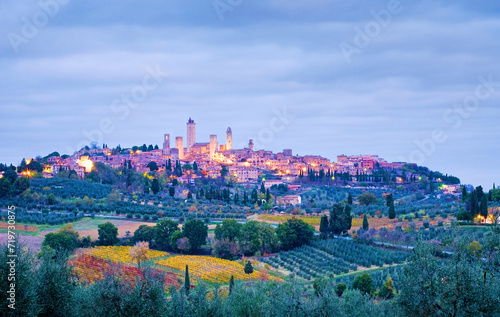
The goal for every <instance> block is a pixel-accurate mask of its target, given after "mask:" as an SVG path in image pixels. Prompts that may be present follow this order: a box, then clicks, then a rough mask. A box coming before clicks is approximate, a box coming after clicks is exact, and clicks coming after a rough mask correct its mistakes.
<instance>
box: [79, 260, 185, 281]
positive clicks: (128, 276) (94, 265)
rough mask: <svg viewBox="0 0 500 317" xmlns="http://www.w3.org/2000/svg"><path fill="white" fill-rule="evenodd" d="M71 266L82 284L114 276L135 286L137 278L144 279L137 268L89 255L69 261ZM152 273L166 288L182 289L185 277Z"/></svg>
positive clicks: (153, 271)
mask: <svg viewBox="0 0 500 317" xmlns="http://www.w3.org/2000/svg"><path fill="white" fill-rule="evenodd" d="M69 264H70V265H71V266H72V267H73V272H74V273H75V274H76V276H77V278H78V280H79V281H80V282H81V283H87V284H89V283H95V282H96V281H99V280H102V279H104V278H105V276H106V275H114V276H116V277H118V278H122V279H123V280H124V281H126V282H128V283H130V285H132V286H133V285H134V284H135V282H136V277H140V278H142V277H143V274H144V273H143V271H141V270H140V269H138V268H137V267H134V266H130V265H125V264H119V263H116V262H113V261H108V260H104V259H101V258H97V257H95V256H92V255H88V254H83V255H81V256H76V257H75V258H74V259H72V260H71V261H69ZM150 272H151V274H153V276H155V277H156V278H157V279H161V280H162V281H163V284H164V285H165V288H169V287H170V286H175V287H176V288H179V287H180V283H179V279H180V278H182V277H183V276H182V275H181V274H178V273H173V272H165V271H162V270H158V269H150Z"/></svg>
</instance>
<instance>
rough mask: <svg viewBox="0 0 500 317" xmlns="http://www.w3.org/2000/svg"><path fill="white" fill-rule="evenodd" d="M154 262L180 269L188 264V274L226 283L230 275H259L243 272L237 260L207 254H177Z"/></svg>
mask: <svg viewBox="0 0 500 317" xmlns="http://www.w3.org/2000/svg"><path fill="white" fill-rule="evenodd" d="M155 264H157V265H160V266H165V267H168V268H172V269H176V270H180V271H182V270H184V269H185V268H186V265H189V272H190V274H192V275H194V276H195V277H198V278H200V279H202V280H205V281H208V282H212V283H227V282H229V280H230V279H231V275H233V276H234V279H235V280H244V279H248V278H250V279H258V278H259V277H260V275H259V274H258V272H257V271H254V272H253V273H252V274H245V272H244V268H243V266H242V265H241V264H239V263H237V262H233V261H228V260H223V259H218V258H212V257H208V256H187V255H179V256H174V257H170V258H167V259H164V260H159V261H156V262H155Z"/></svg>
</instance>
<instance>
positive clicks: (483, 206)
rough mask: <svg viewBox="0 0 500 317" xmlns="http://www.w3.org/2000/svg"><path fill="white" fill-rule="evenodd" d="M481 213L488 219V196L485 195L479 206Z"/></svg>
mask: <svg viewBox="0 0 500 317" xmlns="http://www.w3.org/2000/svg"><path fill="white" fill-rule="evenodd" d="M479 213H480V214H481V216H483V217H484V218H486V217H488V200H487V198H486V195H483V197H482V198H481V202H480V204H479Z"/></svg>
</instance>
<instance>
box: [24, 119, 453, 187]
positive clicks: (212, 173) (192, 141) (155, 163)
mask: <svg viewBox="0 0 500 317" xmlns="http://www.w3.org/2000/svg"><path fill="white" fill-rule="evenodd" d="M171 139H172V138H171V135H170V134H165V135H164V137H163V144H162V148H159V147H158V145H156V146H153V145H149V146H146V144H144V145H142V146H134V147H132V148H121V147H120V146H117V147H116V148H108V147H107V146H106V145H105V144H104V145H103V147H102V148H99V147H97V146H95V145H94V146H91V147H88V146H87V147H85V148H82V149H81V150H79V151H78V152H76V153H74V154H73V155H71V156H68V155H65V156H60V155H59V153H57V152H54V153H52V154H50V155H48V156H47V157H45V158H44V159H41V158H39V159H38V160H40V161H41V165H42V166H43V171H42V174H43V177H46V178H50V177H54V176H56V175H57V174H58V173H59V172H61V171H65V170H66V171H74V172H75V173H76V175H77V176H78V177H79V178H81V179H84V178H85V177H86V175H88V173H90V172H91V171H92V170H93V169H94V167H95V165H96V164H98V163H102V164H104V165H107V166H109V167H111V168H114V169H118V168H120V167H123V166H127V167H128V168H132V169H134V170H136V171H137V172H138V173H141V174H142V173H148V172H150V171H157V172H160V173H161V172H165V171H168V172H172V171H174V170H175V168H176V166H179V165H180V166H181V167H191V169H189V170H187V171H184V173H183V172H181V173H180V175H172V178H176V179H177V181H178V182H180V183H186V184H188V183H194V182H195V180H196V179H199V178H210V179H218V178H221V177H229V178H231V179H232V180H233V181H234V182H236V183H241V184H257V183H258V182H260V181H263V182H264V186H265V188H269V187H272V186H273V185H277V186H279V185H280V184H287V185H288V186H293V185H292V184H293V183H295V182H296V181H298V180H302V179H305V180H310V181H322V182H326V183H327V184H328V185H330V186H346V185H354V186H356V185H359V184H363V185H365V186H366V185H367V184H370V185H374V186H379V185H380V186H382V185H384V184H387V183H391V182H392V183H396V184H405V183H417V184H421V185H422V186H423V185H427V184H429V182H437V183H443V184H448V185H449V186H446V188H445V190H446V191H448V192H449V193H458V192H459V190H460V187H459V186H458V185H457V184H459V183H460V181H459V180H458V178H456V177H449V176H447V175H443V174H441V173H438V172H432V171H429V169H427V168H425V167H419V166H417V165H416V164H412V163H406V162H387V161H386V160H384V159H383V158H381V157H379V156H378V155H351V156H347V155H339V156H337V160H336V161H332V160H330V159H329V158H325V157H321V156H318V155H304V156H299V155H293V151H292V149H284V150H283V151H282V152H279V153H273V152H272V151H269V150H264V149H260V150H257V149H255V148H254V143H253V140H249V142H248V146H247V147H246V148H243V149H235V148H233V131H232V129H231V128H230V127H229V128H227V132H226V136H225V144H220V142H219V141H218V138H217V135H210V136H209V142H199V141H198V140H197V137H196V123H195V122H194V120H193V119H191V118H189V120H188V122H187V143H185V142H184V137H183V136H176V137H175V143H174V144H173V145H172V144H171ZM35 161H36V159H35ZM31 162H33V159H28V160H25V162H23V163H22V164H21V165H22V166H23V165H24V166H26V169H25V170H24V171H23V172H24V173H25V174H26V173H30V170H29V167H30V166H29V165H30V164H31ZM23 172H21V173H23ZM20 176H21V175H20ZM454 185H456V186H454ZM291 188H293V187H291Z"/></svg>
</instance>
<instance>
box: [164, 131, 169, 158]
mask: <svg viewBox="0 0 500 317" xmlns="http://www.w3.org/2000/svg"><path fill="white" fill-rule="evenodd" d="M163 155H170V134H165V137H164V138H163Z"/></svg>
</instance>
